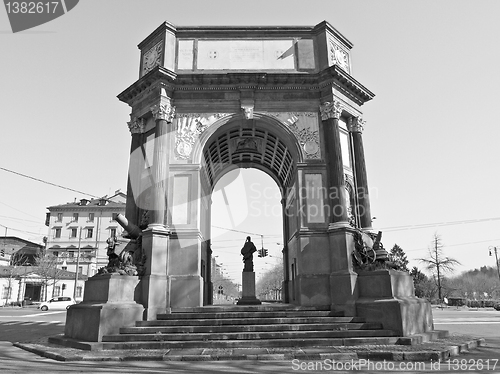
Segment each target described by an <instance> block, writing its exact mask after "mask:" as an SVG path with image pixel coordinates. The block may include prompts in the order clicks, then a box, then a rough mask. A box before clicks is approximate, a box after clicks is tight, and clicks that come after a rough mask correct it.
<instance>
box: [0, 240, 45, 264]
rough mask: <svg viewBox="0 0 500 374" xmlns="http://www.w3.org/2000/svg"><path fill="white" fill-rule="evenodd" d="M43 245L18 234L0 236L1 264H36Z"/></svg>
mask: <svg viewBox="0 0 500 374" xmlns="http://www.w3.org/2000/svg"><path fill="white" fill-rule="evenodd" d="M42 250H43V245H41V244H37V243H33V242H30V241H29V240H25V239H21V238H18V237H16V236H3V237H0V266H9V265H34V262H35V258H36V256H37V255H39V254H40V253H41V252H42Z"/></svg>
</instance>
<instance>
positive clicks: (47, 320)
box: [0, 307, 66, 343]
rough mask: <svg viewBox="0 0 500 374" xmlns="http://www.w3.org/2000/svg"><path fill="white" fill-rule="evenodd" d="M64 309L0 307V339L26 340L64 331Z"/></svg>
mask: <svg viewBox="0 0 500 374" xmlns="http://www.w3.org/2000/svg"><path fill="white" fill-rule="evenodd" d="M65 322H66V311H65V310H64V311H47V312H42V311H41V310H40V309H36V308H17V307H14V308H11V307H6V308H0V341H8V342H11V343H14V342H26V341H35V340H37V339H40V338H43V337H46V336H51V335H59V334H62V333H64V324H65Z"/></svg>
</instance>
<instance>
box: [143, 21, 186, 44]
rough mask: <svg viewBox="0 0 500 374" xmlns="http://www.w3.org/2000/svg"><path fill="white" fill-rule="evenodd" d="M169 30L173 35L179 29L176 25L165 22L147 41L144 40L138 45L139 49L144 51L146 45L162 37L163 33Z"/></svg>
mask: <svg viewBox="0 0 500 374" xmlns="http://www.w3.org/2000/svg"><path fill="white" fill-rule="evenodd" d="M165 30H168V31H170V32H171V33H173V34H175V33H176V32H177V29H176V27H175V26H174V25H172V24H171V23H170V22H167V21H165V22H163V23H162V24H161V25H160V26H158V27H157V28H156V30H155V31H153V32H152V33H151V34H149V35H148V36H147V37H146V39H144V40H143V41H142V42H140V43H139V44H138V45H137V48H139V49H142V48H144V47H145V46H146V45H148V44H149V43H150V42H151V41H152V40H154V39H155V38H156V37H158V36H160V35H162V34H163V31H165Z"/></svg>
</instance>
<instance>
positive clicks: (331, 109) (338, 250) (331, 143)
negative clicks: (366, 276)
mask: <svg viewBox="0 0 500 374" xmlns="http://www.w3.org/2000/svg"><path fill="white" fill-rule="evenodd" d="M342 109H343V107H342V104H341V103H340V102H339V101H337V100H335V99H334V100H333V102H326V103H324V104H322V105H321V107H320V111H321V119H322V121H323V129H324V130H323V131H324V138H325V144H326V146H325V148H326V165H327V174H328V181H329V185H328V187H329V189H328V193H329V194H330V196H331V199H330V203H331V209H332V214H331V216H330V217H331V218H330V225H329V227H328V239H329V246H330V271H331V272H330V303H331V309H332V310H333V311H343V312H344V313H345V315H347V316H354V315H356V305H355V301H356V299H357V289H356V280H357V274H356V273H355V272H354V271H353V267H352V250H353V249H354V241H353V229H352V227H350V225H349V221H348V216H347V199H346V193H347V191H346V188H345V176H344V164H343V162H342V150H341V143H340V134H339V118H340V115H341V113H342Z"/></svg>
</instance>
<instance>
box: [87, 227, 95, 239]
mask: <svg viewBox="0 0 500 374" xmlns="http://www.w3.org/2000/svg"><path fill="white" fill-rule="evenodd" d="M93 234H94V229H91V228H89V229H87V238H91V237H92V235H93Z"/></svg>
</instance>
